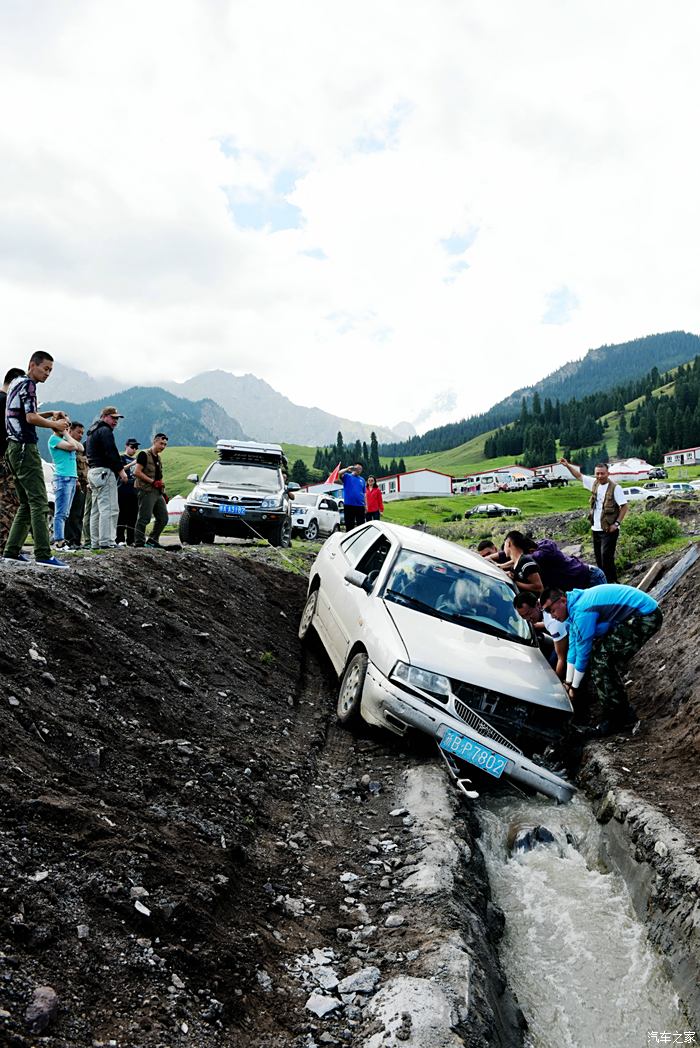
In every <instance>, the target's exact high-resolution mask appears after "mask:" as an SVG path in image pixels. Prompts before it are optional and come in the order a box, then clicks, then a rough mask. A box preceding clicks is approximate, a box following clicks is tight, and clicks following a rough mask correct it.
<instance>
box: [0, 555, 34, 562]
mask: <svg viewBox="0 0 700 1048" xmlns="http://www.w3.org/2000/svg"><path fill="white" fill-rule="evenodd" d="M31 559H32V558H31V557H30V556H29V555H28V554H26V553H18V554H17V556H16V557H9V556H8V555H7V553H4V554H3V556H2V557H1V558H0V560H10V561H12V563H13V564H16V563H17V562H18V561H19V563H20V564H27V563H28V562H29V561H30V560H31Z"/></svg>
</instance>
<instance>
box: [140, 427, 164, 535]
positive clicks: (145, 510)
mask: <svg viewBox="0 0 700 1048" xmlns="http://www.w3.org/2000/svg"><path fill="white" fill-rule="evenodd" d="M167 446H168V438H167V437H166V435H165V433H156V435H155V437H154V438H153V443H152V444H151V446H150V448H149V449H148V450H147V451H140V452H139V453H138V455H137V457H136V468H135V469H134V476H135V478H136V480H135V484H136V494H137V497H138V500H139V513H138V517H137V518H136V528H135V530H134V546H136V547H137V548H141V549H142V548H143V547H144V546H150V547H151V548H153V549H162V548H163V547H162V546H161V544H160V542H159V541H158V540H159V538H160V535H161V532H162V531H163V528H164V527H165V525H166V524H167V523H168V507H167V504H166V502H165V497H164V496H165V491H164V487H163V464H162V462H161V459H160V456H161V454H162V452H163V451H165V449H166V447H167ZM151 518H155V524H154V525H153V530H152V531H151V534H150V536H149V538H148V540H147V539H146V528H147V527H148V525H149V523H150V521H151Z"/></svg>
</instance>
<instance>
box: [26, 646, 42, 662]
mask: <svg viewBox="0 0 700 1048" xmlns="http://www.w3.org/2000/svg"><path fill="white" fill-rule="evenodd" d="M29 658H30V659H31V660H32V662H46V659H45V658H44V656H43V655H40V654H39V652H38V651H37V650H36V648H30V649H29Z"/></svg>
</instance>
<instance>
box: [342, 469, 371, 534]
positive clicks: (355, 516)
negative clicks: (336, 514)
mask: <svg viewBox="0 0 700 1048" xmlns="http://www.w3.org/2000/svg"><path fill="white" fill-rule="evenodd" d="M338 479H339V480H340V479H342V481H343V502H344V504H345V530H346V531H352V529H353V528H356V527H358V526H359V525H360V524H364V522H365V488H366V487H367V485H366V483H365V478H364V477H363V476H362V466H361V465H360V463H359V462H358V463H356V464H355V465H354V466H346V467H345V469H341V470H340V471H339V473H338Z"/></svg>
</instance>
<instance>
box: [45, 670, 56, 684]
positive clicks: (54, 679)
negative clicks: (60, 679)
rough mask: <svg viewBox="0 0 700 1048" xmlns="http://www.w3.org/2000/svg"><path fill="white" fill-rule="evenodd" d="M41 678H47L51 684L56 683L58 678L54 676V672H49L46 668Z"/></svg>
mask: <svg viewBox="0 0 700 1048" xmlns="http://www.w3.org/2000/svg"><path fill="white" fill-rule="evenodd" d="M41 679H42V680H45V681H46V683H47V684H51V685H52V686H53V685H54V684H55V683H56V678H55V677H54V675H53V673H49V672H48V670H45V671H44V672H43V673H42V675H41Z"/></svg>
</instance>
